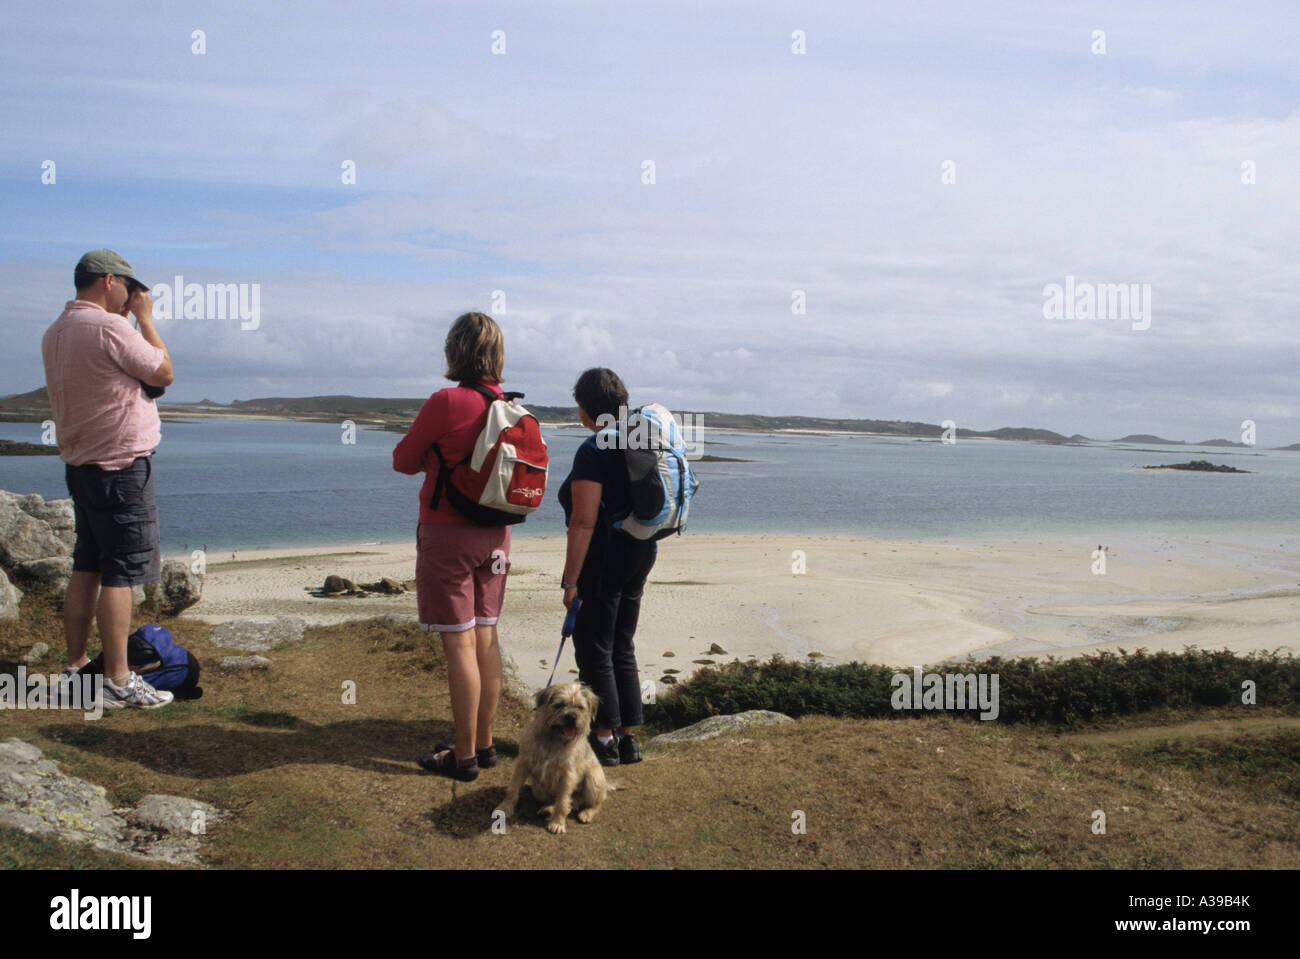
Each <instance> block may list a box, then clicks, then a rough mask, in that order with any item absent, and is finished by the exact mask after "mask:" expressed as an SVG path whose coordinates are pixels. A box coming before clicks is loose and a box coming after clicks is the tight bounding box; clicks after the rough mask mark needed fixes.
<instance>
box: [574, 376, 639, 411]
mask: <svg viewBox="0 0 1300 959" xmlns="http://www.w3.org/2000/svg"><path fill="white" fill-rule="evenodd" d="M573 398H574V400H575V401H576V402H577V404H578V405H579V406H580V407H582V408H583V409H584V410H586V411H587V415H588V416H590V417H591V418H592V419H593V420H599V419H600V418H601V417H602V416H606V415H608V416H612V417H615V418H617V417H618V415H619V412H620V408H621V410H626V409H627V387H626V386H624V385H623V381H622V380H620V379H619V378H618V374H617V373H615V372H614V371H613V370H607V369H605V368H604V367H603V366H596V367H592V368H591V369H589V370H586V371H585V372H584V373H583V374H582V375H581V376H579V377H578V382H576V383H574V384H573Z"/></svg>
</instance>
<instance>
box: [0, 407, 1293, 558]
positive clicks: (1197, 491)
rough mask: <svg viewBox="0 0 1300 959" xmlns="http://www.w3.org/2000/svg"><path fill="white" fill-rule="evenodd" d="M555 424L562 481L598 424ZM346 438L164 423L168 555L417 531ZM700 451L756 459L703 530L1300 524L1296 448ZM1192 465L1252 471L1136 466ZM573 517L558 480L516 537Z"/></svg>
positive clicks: (384, 454)
mask: <svg viewBox="0 0 1300 959" xmlns="http://www.w3.org/2000/svg"><path fill="white" fill-rule="evenodd" d="M544 432H545V436H546V440H547V443H548V444H549V447H550V453H551V461H552V467H551V480H550V487H551V490H557V489H558V488H559V485H560V481H561V480H562V479H563V477H564V476H565V475H566V474H567V472H568V469H569V466H570V464H571V463H572V460H573V453H574V451H575V450H576V449H577V446H578V444H579V443H580V442H581V441H582V440H583V439H584V438H585V437H586V436H587V435H589V434H588V433H586V431H585V430H581V429H576V428H575V429H563V428H561V429H547V430H545V431H544ZM0 437H4V438H7V439H16V440H25V441H27V442H31V443H36V442H40V425H39V424H36V423H0ZM341 437H342V432H341V429H340V427H339V426H338V425H337V424H328V423H295V422H277V421H272V420H232V419H210V420H203V421H197V422H171V423H164V424H163V442H162V444H161V446H159V448H158V451H157V454H156V457H155V462H154V468H155V482H156V484H157V497H158V512H159V521H160V525H161V528H162V538H163V547H164V550H166V551H168V552H174V551H179V550H182V549H193V548H195V547H197V546H207V547H208V548H209V549H211V550H236V549H241V548H252V547H263V546H279V547H291V546H308V545H344V544H347V545H351V544H363V543H387V542H409V541H411V540H413V539H414V537H415V527H416V517H417V506H418V502H417V501H418V494H419V489H420V483H421V477H419V476H403V475H401V474H398V473H394V472H393V469H392V450H393V446H394V445H395V444H396V443H397V441H398V439H399V438H400V437H399V434H396V433H389V432H382V431H378V430H367V429H361V428H358V429H357V431H356V443H355V444H354V445H345V444H344V443H343V442H342V441H341ZM702 451H703V452H704V453H707V454H712V455H715V456H725V457H731V458H734V459H742V460H748V461H749V462H742V463H706V462H701V463H696V464H695V465H694V468H695V470H696V472H697V474H698V476H699V478H700V481H701V487H700V491H699V493H698V494H697V496H696V499H695V502H694V504H693V505H692V507H691V520H690V530H691V531H692V532H701V533H718V532H724V533H800V534H805V535H824V534H835V535H851V536H866V537H880V538H890V539H949V538H975V537H984V538H1018V537H1024V536H1037V535H1044V536H1046V535H1054V536H1063V537H1073V536H1081V537H1083V538H1095V539H1096V540H1097V541H1098V542H1105V541H1107V540H1108V538H1109V537H1111V536H1116V537H1117V536H1118V535H1119V534H1122V533H1125V532H1141V531H1147V532H1161V533H1168V534H1174V533H1179V532H1204V533H1207V534H1209V533H1215V532H1236V533H1247V534H1249V533H1267V532H1288V533H1295V532H1300V508H1298V505H1297V504H1300V453H1295V452H1282V451H1270V450H1255V449H1251V450H1245V449H1214V448H1209V449H1200V448H1194V447H1152V448H1151V451H1138V450H1136V449H1134V448H1132V447H1126V446H1123V445H1119V444H1109V445H1095V446H1044V445H1038V444H1033V443H1014V442H999V441H985V440H959V441H958V442H957V443H956V444H953V445H944V444H942V443H940V442H938V441H937V440H924V441H918V440H915V439H896V438H885V437H868V436H850V435H841V434H831V435H826V434H819V435H805V434H789V433H778V434H762V433H744V432H722V431H710V432H708V433H707V434H706V439H705V442H704V443H703V444H702ZM1189 459H1209V460H1211V461H1212V462H1214V463H1226V464H1230V465H1232V466H1236V467H1238V468H1241V469H1247V470H1250V471H1251V473H1250V474H1249V475H1237V474H1202V473H1188V472H1160V473H1143V472H1139V471H1137V470H1136V467H1140V466H1145V465H1155V464H1161V463H1181V462H1186V461H1187V460H1189ZM0 488H3V489H6V490H10V491H12V492H18V493H39V494H40V495H42V496H44V497H46V498H57V497H63V496H66V495H67V489H66V487H65V486H64V481H63V464H62V462H61V461H60V460H59V459H58V458H57V457H53V456H48V457H47V456H34V457H0ZM563 527H564V514H563V511H562V510H561V509H560V506H559V504H558V503H557V502H556V501H555V497H554V493H553V492H552V493H550V494H548V498H547V500H546V502H545V504H544V505H543V507H542V508H541V509H540V510H538V512H537V513H535V514H534V515H533V516H532V517H530V518H529V520H528V522H527V523H525V524H523V525H522V526H517V527H515V530H514V533H513V535H516V536H529V535H533V536H537V535H559V534H562V533H563Z"/></svg>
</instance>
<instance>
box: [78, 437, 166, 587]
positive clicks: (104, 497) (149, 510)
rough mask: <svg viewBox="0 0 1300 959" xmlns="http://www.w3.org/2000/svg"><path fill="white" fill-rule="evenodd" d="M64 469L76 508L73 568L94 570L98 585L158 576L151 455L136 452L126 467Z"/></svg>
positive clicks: (159, 564)
mask: <svg viewBox="0 0 1300 959" xmlns="http://www.w3.org/2000/svg"><path fill="white" fill-rule="evenodd" d="M65 472H66V476H67V482H68V492H69V493H71V494H72V505H73V508H74V510H75V512H76V514H77V545H76V546H75V547H73V550H72V569H73V571H74V572H79V573H99V585H100V586H136V585H139V584H141V583H156V582H158V580H159V578H160V576H161V572H162V556H161V553H160V552H159V549H158V508H157V506H155V505H154V498H153V462H152V460H151V459H150V457H148V456H138V457H136V459H135V462H133V463H132V464H131V465H130V466H128V467H127V468H126V469H120V470H105V469H100V468H99V467H98V466H72V465H71V464H69V465H68V466H67V469H66V471H65Z"/></svg>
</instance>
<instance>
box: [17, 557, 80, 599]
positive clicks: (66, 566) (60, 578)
mask: <svg viewBox="0 0 1300 959" xmlns="http://www.w3.org/2000/svg"><path fill="white" fill-rule="evenodd" d="M16 572H20V573H22V574H23V575H24V576H30V577H31V578H32V579H34V580H36V581H37V582H41V583H45V584H47V585H48V586H49V587H50V590H51V591H52V592H54V593H57V594H59V595H60V596H62V595H63V594H64V593H66V592H67V591H68V583H69V581H70V580H71V579H72V557H71V556H47V557H46V558H45V559H33V560H30V561H28V562H26V563H22V564H21V565H19V566H18V568H17V570H16Z"/></svg>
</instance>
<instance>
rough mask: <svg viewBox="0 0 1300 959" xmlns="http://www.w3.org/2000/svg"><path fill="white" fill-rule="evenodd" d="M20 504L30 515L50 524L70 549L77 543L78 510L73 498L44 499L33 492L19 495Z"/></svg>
mask: <svg viewBox="0 0 1300 959" xmlns="http://www.w3.org/2000/svg"><path fill="white" fill-rule="evenodd" d="M18 506H19V508H21V509H22V511H23V512H24V513H26V514H27V515H28V516H31V517H32V518H33V519H38V520H41V521H42V522H44V523H46V524H48V525H49V527H50V529H51V530H53V532H54V535H55V536H57V537H58V538H59V539H60V540H61V541H62V542H63V543H65V544H66V545H67V547H68V549H69V550H71V549H72V547H74V546H75V545H77V512H76V510H75V509H74V507H73V505H72V500H71V499H68V498H66V497H65V498H64V499H51V500H43V499H41V498H40V497H39V496H37V495H36V494H35V493H31V494H29V495H27V496H20V497H18Z"/></svg>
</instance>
